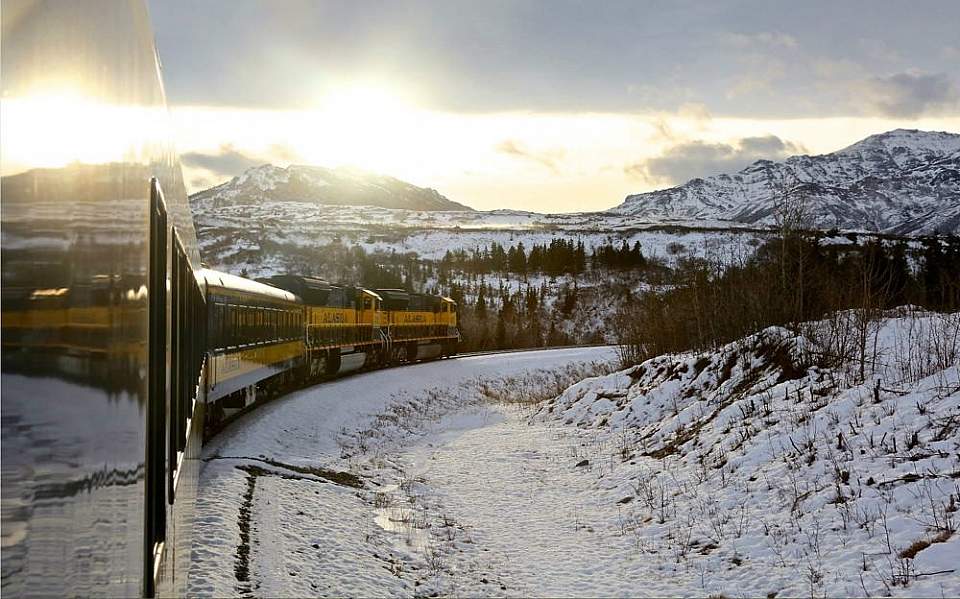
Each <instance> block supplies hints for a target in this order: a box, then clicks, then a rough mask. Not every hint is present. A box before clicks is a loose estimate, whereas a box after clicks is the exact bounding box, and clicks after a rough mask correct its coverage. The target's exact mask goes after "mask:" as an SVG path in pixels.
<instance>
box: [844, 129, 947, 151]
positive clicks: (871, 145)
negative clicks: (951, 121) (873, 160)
mask: <svg viewBox="0 0 960 599" xmlns="http://www.w3.org/2000/svg"><path fill="white" fill-rule="evenodd" d="M897 148H906V149H908V150H911V151H915V152H917V151H919V152H923V151H927V152H932V153H935V154H938V155H947V154H950V153H952V152H955V151H957V150H958V149H960V134H956V133H948V132H946V131H921V130H919V129H891V130H890V131H885V132H883V133H875V134H874V135H870V136H869V137H866V138H864V139H862V140H860V141H858V142H857V143H855V144H853V145H850V146H847V147H846V148H843V149H842V150H839V151H838V152H836V153H850V152H860V151H864V150H882V151H887V152H892V151H894V150H895V149H897Z"/></svg>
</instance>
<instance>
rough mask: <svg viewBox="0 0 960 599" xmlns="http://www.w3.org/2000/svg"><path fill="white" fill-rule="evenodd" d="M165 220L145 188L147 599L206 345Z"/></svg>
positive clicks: (199, 301)
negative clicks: (147, 197) (147, 226)
mask: <svg viewBox="0 0 960 599" xmlns="http://www.w3.org/2000/svg"><path fill="white" fill-rule="evenodd" d="M168 220H169V219H168V214H167V209H166V203H165V202H164V199H163V191H162V189H161V187H160V183H159V182H158V181H157V180H156V178H153V179H151V180H150V239H149V242H148V245H149V250H148V251H149V267H148V275H147V276H148V281H147V282H148V284H149V288H148V296H147V297H148V301H149V304H148V309H147V311H148V320H149V327H148V375H147V379H148V388H147V390H148V401H147V405H148V409H147V424H146V429H147V434H146V437H147V439H146V440H147V443H146V456H145V460H146V461H145V481H146V483H145V489H144V493H145V502H144V519H145V525H144V585H143V591H144V595H145V596H148V597H150V596H153V595H154V593H155V592H156V589H155V588H154V585H155V581H154V577H155V575H156V572H157V566H158V564H159V561H158V560H159V559H160V557H161V555H162V552H163V544H164V542H165V541H166V524H167V511H166V510H167V505H172V504H173V503H174V499H175V497H176V491H177V482H178V478H179V475H180V473H181V471H182V470H181V468H182V465H183V458H184V455H185V452H186V447H187V440H188V436H189V434H190V419H191V418H192V417H193V415H194V411H195V409H196V402H197V401H198V400H199V398H198V394H199V382H200V376H201V374H202V372H203V362H204V358H205V354H206V352H205V347H206V342H207V340H206V302H205V300H204V297H203V292H202V290H201V287H200V284H199V282H198V281H197V279H196V277H195V276H194V272H193V268H192V267H191V265H190V260H189V258H188V256H187V252H186V251H185V250H184V248H183V242H182V241H181V239H180V236H179V234H178V233H177V229H176V227H174V226H170V225H169V222H168ZM168 276H169V277H170V279H169V281H170V286H169V287H168V286H167V281H168V278H167V277H168ZM168 350H169V352H170V353H169V354H168V353H167V352H168ZM168 357H169V359H168Z"/></svg>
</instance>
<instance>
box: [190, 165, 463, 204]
mask: <svg viewBox="0 0 960 599" xmlns="http://www.w3.org/2000/svg"><path fill="white" fill-rule="evenodd" d="M190 201H191V204H192V205H193V206H194V211H197V210H198V209H200V210H203V209H211V208H220V207H225V206H242V205H257V204H262V203H264V202H277V201H279V202H288V201H289V202H305V203H310V204H327V205H330V204H332V205H339V206H379V207H382V208H399V209H405V210H451V211H472V210H473V209H472V208H469V207H467V206H464V205H463V204H458V203H457V202H454V201H452V200H449V199H447V198H445V197H444V196H442V195H440V194H439V193H438V192H437V191H436V190H434V189H427V188H424V187H417V186H416V185H411V184H410V183H406V182H404V181H400V180H399V179H394V178H393V177H386V176H383V175H375V174H371V173H365V172H360V171H356V170H353V169H344V168H338V169H328V168H323V167H319V166H300V165H291V166H289V167H287V168H281V167H278V166H273V165H271V164H264V165H262V166H257V167H254V168H250V169H247V170H246V171H245V172H244V173H243V174H242V175H240V176H237V177H234V178H233V179H231V180H230V181H227V182H226V183H223V184H221V185H217V186H216V187H212V188H210V189H207V190H204V191H201V192H199V193H196V194H194V195H192V196H190Z"/></svg>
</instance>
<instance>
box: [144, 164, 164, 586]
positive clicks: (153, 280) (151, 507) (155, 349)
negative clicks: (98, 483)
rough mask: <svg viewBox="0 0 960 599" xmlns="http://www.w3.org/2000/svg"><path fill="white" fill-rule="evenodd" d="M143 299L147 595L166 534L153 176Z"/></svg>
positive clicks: (159, 265) (160, 252)
mask: <svg viewBox="0 0 960 599" xmlns="http://www.w3.org/2000/svg"><path fill="white" fill-rule="evenodd" d="M149 254H150V255H149V260H150V262H149V273H148V283H149V296H148V297H149V304H148V308H147V311H148V319H149V324H148V334H149V349H148V361H149V370H148V393H149V395H148V401H147V405H148V408H147V426H146V428H147V435H146V436H147V439H146V441H147V448H146V458H145V464H144V465H145V468H144V470H145V472H144V478H145V481H144V483H145V484H144V492H145V494H146V497H145V506H144V508H145V509H144V511H145V530H144V569H145V572H147V575H146V576H144V579H145V581H146V582H145V589H144V591H145V594H146V595H147V596H152V595H153V592H154V589H153V563H154V561H153V554H154V550H155V547H156V545H157V544H158V543H161V542H163V540H164V539H165V538H166V507H165V505H164V504H165V503H166V501H165V500H166V488H165V486H164V484H163V474H164V429H165V428H166V422H165V420H166V395H167V367H166V364H167V292H166V291H167V209H166V205H165V203H164V200H163V192H162V191H161V189H160V184H159V182H158V181H157V180H156V179H151V180H150V240H149Z"/></svg>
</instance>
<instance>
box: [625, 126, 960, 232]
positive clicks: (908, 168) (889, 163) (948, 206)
mask: <svg viewBox="0 0 960 599" xmlns="http://www.w3.org/2000/svg"><path fill="white" fill-rule="evenodd" d="M784 197H791V198H792V199H794V200H797V201H802V202H803V203H805V210H806V212H807V216H808V218H809V222H806V223H805V224H806V225H807V226H812V227H819V228H832V227H836V228H842V229H866V230H871V231H881V232H888V233H897V234H904V235H916V234H925V233H932V232H957V231H958V230H960V135H958V134H955V133H949V132H945V131H934V132H929V131H919V130H916V129H894V130H892V131H887V132H884V133H878V134H875V135H871V136H869V137H866V138H864V139H862V140H860V141H858V142H856V143H854V144H851V145H850V146H847V147H845V148H842V149H840V150H837V151H836V152H832V153H828V154H821V155H815V156H811V155H797V156H791V157H789V158H787V159H785V160H783V161H780V162H776V161H772V160H758V161H755V162H754V163H752V164H750V165H749V166H747V167H745V168H743V169H741V170H740V171H738V172H736V173H725V174H719V175H713V176H710V177H703V178H695V179H691V180H690V181H687V182H686V183H684V184H682V185H677V186H674V187H670V188H667V189H661V190H656V191H651V192H646V193H641V194H631V195H628V196H627V197H626V198H625V199H624V201H623V203H621V204H620V205H618V206H615V207H614V208H611V209H610V210H609V211H608V212H610V213H613V214H620V215H629V216H634V217H638V218H644V219H649V220H672V219H693V220H697V219H713V220H725V221H733V222H738V223H745V224H751V225H759V226H763V225H772V224H775V223H776V220H777V212H778V210H779V208H780V206H781V205H782V203H783V198H784Z"/></svg>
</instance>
